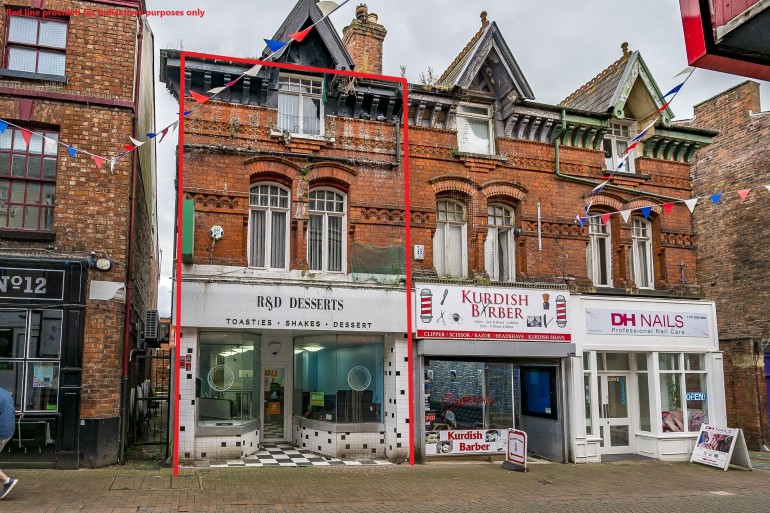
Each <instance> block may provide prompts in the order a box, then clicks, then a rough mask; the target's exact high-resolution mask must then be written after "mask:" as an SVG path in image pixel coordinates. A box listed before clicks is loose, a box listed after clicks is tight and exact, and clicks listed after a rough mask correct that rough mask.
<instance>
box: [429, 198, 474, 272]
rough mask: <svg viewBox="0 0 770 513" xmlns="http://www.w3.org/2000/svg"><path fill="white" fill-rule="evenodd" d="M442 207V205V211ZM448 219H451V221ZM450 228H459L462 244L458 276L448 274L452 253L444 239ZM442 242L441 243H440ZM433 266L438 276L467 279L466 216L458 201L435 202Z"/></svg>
mask: <svg viewBox="0 0 770 513" xmlns="http://www.w3.org/2000/svg"><path fill="white" fill-rule="evenodd" d="M442 205H444V208H443V210H442ZM450 207H451V208H450ZM458 213H459V218H458ZM442 214H443V215H442ZM442 217H444V219H441V218H442ZM449 217H452V219H450V218H449ZM452 226H454V227H459V228H460V240H461V244H462V246H461V248H460V252H461V255H462V257H461V264H460V265H461V269H460V274H459V275H454V274H448V270H449V269H450V264H451V262H450V261H449V258H450V256H451V254H452V252H451V248H450V247H449V245H450V242H451V241H450V239H448V238H447V237H446V233H447V230H448V229H449V227H452ZM442 240H443V243H442V242H441V241H442ZM433 266H434V267H435V268H436V273H437V274H438V275H439V276H446V277H451V278H467V277H468V216H467V211H466V208H465V205H463V204H462V203H460V202H459V201H453V200H446V199H442V200H438V201H437V202H436V232H435V233H434V234H433Z"/></svg>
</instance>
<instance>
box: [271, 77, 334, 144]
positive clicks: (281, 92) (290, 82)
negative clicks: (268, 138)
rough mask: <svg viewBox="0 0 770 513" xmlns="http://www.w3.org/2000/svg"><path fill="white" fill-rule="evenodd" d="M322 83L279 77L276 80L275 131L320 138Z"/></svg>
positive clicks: (306, 79)
mask: <svg viewBox="0 0 770 513" xmlns="http://www.w3.org/2000/svg"><path fill="white" fill-rule="evenodd" d="M322 96H323V80H321V79H320V78H311V77H299V76H292V75H281V77H280V79H279V80H278V129H279V130H281V131H282V132H289V133H290V134H303V135H323V133H324V124H323V117H324V106H323V102H322V101H321V98H322Z"/></svg>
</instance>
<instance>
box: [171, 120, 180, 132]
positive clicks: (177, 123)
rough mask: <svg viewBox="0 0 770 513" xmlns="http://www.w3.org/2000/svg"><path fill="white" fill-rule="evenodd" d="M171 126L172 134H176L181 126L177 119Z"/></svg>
mask: <svg viewBox="0 0 770 513" xmlns="http://www.w3.org/2000/svg"><path fill="white" fill-rule="evenodd" d="M170 126H171V133H174V132H176V128H177V127H178V126H179V120H178V119H177V120H176V121H174V122H173V123H171V125H170Z"/></svg>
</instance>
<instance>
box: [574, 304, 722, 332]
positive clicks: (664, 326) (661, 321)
mask: <svg viewBox="0 0 770 513" xmlns="http://www.w3.org/2000/svg"><path fill="white" fill-rule="evenodd" d="M709 324H710V319H709V314H708V313H706V312H705V311H704V312H670V311H668V312H662V311H658V312H654V311H649V310H614V309H612V310H610V309H606V308H586V333H588V334H591V335H654V336H659V337H699V338H708V337H709Z"/></svg>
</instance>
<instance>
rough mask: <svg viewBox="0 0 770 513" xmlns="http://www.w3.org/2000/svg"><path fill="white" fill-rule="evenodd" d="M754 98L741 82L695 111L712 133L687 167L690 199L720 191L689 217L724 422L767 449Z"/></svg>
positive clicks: (768, 117)
mask: <svg viewBox="0 0 770 513" xmlns="http://www.w3.org/2000/svg"><path fill="white" fill-rule="evenodd" d="M759 100H760V98H759V84H757V83H756V82H753V81H746V82H743V83H741V84H739V85H737V86H735V87H733V88H731V89H728V90H727V91H724V92H723V93H720V94H718V95H717V96H715V97H713V98H709V99H708V100H706V101H704V102H702V103H700V104H698V105H696V106H695V109H694V116H693V118H692V119H691V120H689V121H688V122H687V124H688V125H689V126H693V127H699V128H706V129H709V130H716V131H718V132H719V135H718V136H717V137H715V138H714V143H713V144H712V145H711V146H709V147H707V148H704V149H702V150H699V151H698V153H697V156H696V158H695V160H694V162H695V164H694V165H693V192H694V195H695V196H700V197H706V196H710V195H711V194H718V193H725V196H724V198H723V199H722V200H721V201H720V203H719V204H718V205H709V204H708V203H709V202H705V203H706V204H704V205H702V206H701V207H699V208H698V209H697V210H696V211H695V214H696V215H695V226H696V229H697V233H698V270H699V272H700V273H701V275H702V281H703V282H704V291H705V292H706V294H707V295H708V297H709V298H713V299H714V300H715V301H716V305H717V314H718V318H719V343H720V347H721V349H722V350H723V351H724V352H725V391H726V396H727V420H728V424H729V425H730V426H735V427H740V428H742V429H743V431H744V433H745V435H746V439H747V442H748V443H749V444H750V446H754V447H759V446H761V445H767V432H768V431H767V429H768V427H767V423H768V417H767V390H766V386H765V385H766V383H765V377H764V372H763V364H764V356H765V354H764V353H765V351H766V348H767V345H768V337H770V331H769V330H770V326H769V325H768V316H767V313H766V312H765V308H764V306H765V304H766V303H767V291H766V289H765V285H766V284H767V282H768V273H767V271H766V267H767V265H766V263H767V259H768V251H770V250H768V248H767V245H766V244H765V243H764V238H765V237H764V235H765V230H764V229H763V227H764V226H765V224H766V223H765V221H764V217H765V215H764V214H765V212H766V211H767V208H768V207H769V206H770V200H769V199H768V198H767V194H766V192H767V191H765V190H764V185H766V184H767V182H768V173H767V169H768V165H769V164H770V151H768V149H767V147H765V146H764V145H763V144H761V143H760V141H763V140H765V139H766V138H767V136H768V135H770V114H768V113H767V112H762V110H761V107H760V101H759ZM743 189H753V191H752V192H751V193H750V195H749V196H748V197H747V198H746V200H745V201H741V199H740V197H739V196H738V194H737V193H736V192H735V191H738V190H743Z"/></svg>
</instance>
